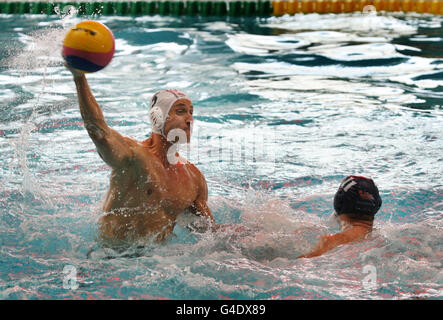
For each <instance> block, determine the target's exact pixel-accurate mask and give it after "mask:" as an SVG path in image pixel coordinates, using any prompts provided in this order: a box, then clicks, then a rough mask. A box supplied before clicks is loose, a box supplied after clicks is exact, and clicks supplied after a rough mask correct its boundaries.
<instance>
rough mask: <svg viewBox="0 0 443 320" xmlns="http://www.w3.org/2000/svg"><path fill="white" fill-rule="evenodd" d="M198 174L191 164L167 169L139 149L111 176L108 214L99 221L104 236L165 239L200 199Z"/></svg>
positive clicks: (147, 150) (148, 153)
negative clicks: (177, 219) (177, 221)
mask: <svg viewBox="0 0 443 320" xmlns="http://www.w3.org/2000/svg"><path fill="white" fill-rule="evenodd" d="M199 174H200V173H199V171H198V170H197V169H196V167H195V166H194V165H192V164H190V163H188V164H181V163H179V164H177V165H167V166H166V167H165V165H164V164H163V163H162V162H161V161H160V159H159V158H157V157H155V156H154V155H153V154H152V153H151V152H150V151H149V149H147V148H145V147H140V148H138V150H136V156H135V157H134V159H133V160H130V161H128V163H127V165H126V164H125V165H124V166H122V167H121V168H118V169H113V171H112V173H111V183H110V189H109V191H108V195H107V198H106V202H105V205H104V211H105V215H104V216H102V217H101V218H100V221H99V224H100V231H101V236H102V237H103V238H104V239H113V240H135V239H140V238H148V239H151V238H154V240H155V241H161V240H163V239H164V238H165V237H166V236H168V235H169V234H171V233H172V230H173V229H174V226H175V221H176V218H177V216H178V215H179V214H180V213H182V212H184V211H185V210H187V209H188V208H189V207H190V206H191V205H192V204H193V202H194V201H195V199H196V198H197V195H198V192H199V181H200V177H199Z"/></svg>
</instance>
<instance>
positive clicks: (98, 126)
mask: <svg viewBox="0 0 443 320" xmlns="http://www.w3.org/2000/svg"><path fill="white" fill-rule="evenodd" d="M68 69H69V68H68ZM69 70H70V71H71V72H72V74H73V76H74V82H75V85H76V88H77V96H78V101H79V105H80V113H81V116H82V118H83V121H84V123H85V127H86V130H87V131H88V134H89V136H90V137H91V139H92V141H93V142H94V144H95V146H96V147H97V151H98V153H99V155H100V157H101V158H102V159H103V161H105V162H106V163H107V164H108V165H109V166H111V167H112V168H118V167H121V166H122V165H123V164H124V163H125V161H126V160H128V159H130V158H131V157H132V148H131V146H132V145H134V144H135V142H134V141H133V140H132V139H131V138H129V137H123V136H122V135H121V134H120V133H118V132H117V131H115V130H114V129H112V128H110V127H109V126H108V125H107V124H106V122H105V118H104V116H103V113H102V111H101V109H100V106H99V105H98V103H97V101H96V100H95V98H94V95H93V94H92V92H91V89H90V88H89V84H88V81H87V80H86V77H85V75H84V74H82V73H79V72H76V71H75V70H71V69H69Z"/></svg>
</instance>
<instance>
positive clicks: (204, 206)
mask: <svg viewBox="0 0 443 320" xmlns="http://www.w3.org/2000/svg"><path fill="white" fill-rule="evenodd" d="M191 166H192V169H193V171H194V172H195V173H196V174H197V175H198V176H199V179H198V180H199V185H198V190H199V193H198V196H197V199H195V201H194V203H193V204H192V205H191V206H190V207H189V211H190V212H191V213H192V214H195V215H196V216H199V217H202V218H203V221H201V222H202V223H193V224H191V225H190V226H189V227H188V229H189V230H191V231H197V232H205V231H207V230H208V229H211V230H212V231H215V230H216V228H217V225H216V223H215V219H214V216H213V215H212V213H211V210H210V209H209V207H208V184H207V183H206V179H205V177H204V176H203V174H202V173H201V172H200V170H198V169H197V167H196V166H194V165H193V164H191Z"/></svg>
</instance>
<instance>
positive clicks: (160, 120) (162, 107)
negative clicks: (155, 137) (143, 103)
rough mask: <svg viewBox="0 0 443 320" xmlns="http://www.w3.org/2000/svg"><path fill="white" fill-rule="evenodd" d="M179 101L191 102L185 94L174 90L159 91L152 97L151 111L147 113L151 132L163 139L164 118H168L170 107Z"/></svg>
mask: <svg viewBox="0 0 443 320" xmlns="http://www.w3.org/2000/svg"><path fill="white" fill-rule="evenodd" d="M179 99H188V100H189V101H191V99H189V97H188V96H187V95H186V94H184V93H183V92H181V91H178V90H175V89H168V90H161V91H159V92H157V93H155V94H154V95H153V96H152V98H151V109H150V111H149V120H150V121H151V124H152V132H154V133H157V134H161V135H162V136H163V137H165V134H164V132H163V129H164V127H165V122H166V118H167V117H168V114H169V111H170V110H171V107H172V106H173V105H174V103H175V102H176V101H177V100H179ZM165 138H166V137H165Z"/></svg>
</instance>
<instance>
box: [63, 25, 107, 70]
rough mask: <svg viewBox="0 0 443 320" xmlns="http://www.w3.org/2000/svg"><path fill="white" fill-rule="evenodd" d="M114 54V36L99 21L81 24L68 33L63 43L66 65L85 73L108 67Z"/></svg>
mask: <svg viewBox="0 0 443 320" xmlns="http://www.w3.org/2000/svg"><path fill="white" fill-rule="evenodd" d="M114 52H115V40H114V35H113V34H112V32H111V30H109V29H108V27H106V26H105V25H104V24H102V23H100V22H97V21H83V22H80V23H79V24H77V25H75V26H74V27H72V28H71V29H70V30H69V31H68V33H67V34H66V37H65V40H64V41H63V50H62V55H63V58H64V59H65V61H66V63H67V64H68V65H69V66H70V67H71V68H74V69H77V70H78V71H81V72H84V73H88V72H96V71H99V70H101V69H103V68H104V67H106V66H107V65H108V64H109V62H111V59H112V57H113V56H114Z"/></svg>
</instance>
